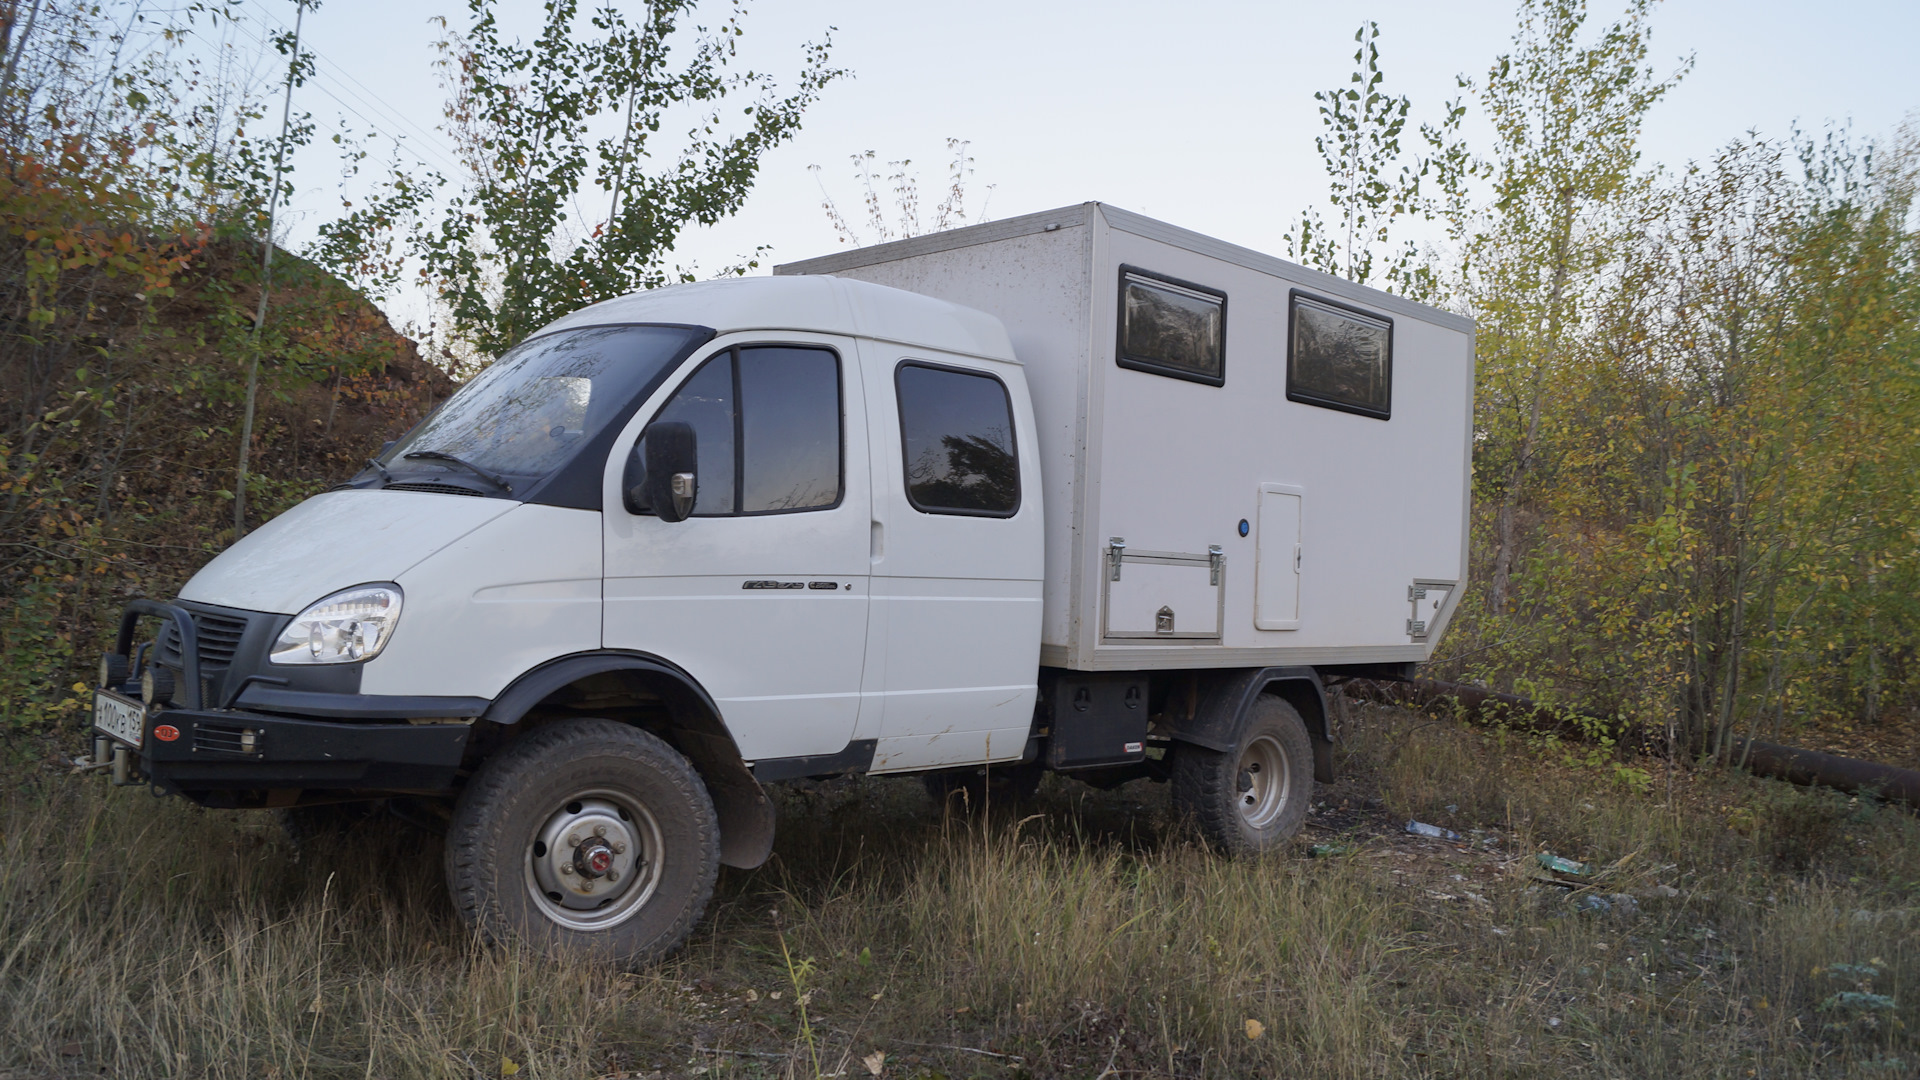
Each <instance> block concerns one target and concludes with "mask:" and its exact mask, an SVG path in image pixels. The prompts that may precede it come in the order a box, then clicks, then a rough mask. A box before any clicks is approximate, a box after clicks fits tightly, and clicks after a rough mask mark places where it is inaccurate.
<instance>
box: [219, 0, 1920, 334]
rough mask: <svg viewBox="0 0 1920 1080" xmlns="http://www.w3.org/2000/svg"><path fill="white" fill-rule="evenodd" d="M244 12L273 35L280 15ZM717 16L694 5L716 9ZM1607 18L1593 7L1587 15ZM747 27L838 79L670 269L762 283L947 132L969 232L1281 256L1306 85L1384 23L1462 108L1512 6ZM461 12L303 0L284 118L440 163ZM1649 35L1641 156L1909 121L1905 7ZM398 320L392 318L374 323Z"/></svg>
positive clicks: (314, 205)
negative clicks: (1672, 85) (763, 255)
mask: <svg viewBox="0 0 1920 1080" xmlns="http://www.w3.org/2000/svg"><path fill="white" fill-rule="evenodd" d="M505 8H506V10H505V11H504V12H503V19H502V21H503V23H504V25H506V26H507V27H508V29H509V31H512V30H513V29H516V28H520V29H522V31H523V33H524V34H525V35H526V36H531V33H532V32H533V30H534V27H535V22H534V20H535V18H536V17H537V13H538V8H537V6H536V5H534V4H533V3H531V2H530V0H513V2H512V3H509V4H507V5H505ZM256 10H257V11H258V12H260V13H261V14H263V15H265V16H268V17H269V18H270V19H272V20H277V21H278V22H280V23H283V24H289V25H290V24H291V22H292V19H293V0H265V2H263V3H259V4H258V5H256ZM723 10H724V9H723V8H722V7H721V6H719V5H711V6H710V14H711V15H712V16H715V17H717V16H718V15H719V14H721V13H722V11H723ZM1615 10H1616V9H1615V8H1614V7H1613V6H1611V5H1609V4H1608V3H1607V2H1606V0H1595V3H1594V5H1593V7H1592V8H1591V12H1592V18H1591V19H1590V23H1604V22H1605V21H1607V20H1609V19H1610V18H1611V17H1612V15H1613V14H1614V12H1615ZM748 11H749V14H748V16H747V18H746V21H745V27H746V35H745V37H744V38H743V39H742V58H743V60H744V61H745V62H746V63H748V64H749V65H751V66H753V67H755V68H757V69H762V70H767V71H770V72H773V73H774V74H776V75H777V76H781V77H784V78H786V79H787V80H788V82H789V84H790V80H791V76H792V74H793V73H795V72H797V70H798V69H799V65H800V49H801V46H802V45H803V43H805V42H807V41H812V40H819V39H821V38H822V37H823V35H825V34H826V33H827V32H828V28H829V27H832V28H834V29H833V30H832V39H833V44H834V48H833V62H834V63H835V65H836V66H839V67H844V68H847V69H849V70H850V71H851V73H852V76H851V77H850V78H848V79H845V80H843V81H839V82H836V83H834V84H832V85H830V86H829V87H828V88H827V90H826V92H825V94H824V96H823V97H822V99H821V100H820V101H819V102H818V103H817V104H816V105H815V106H814V107H813V108H812V110H811V111H810V112H809V113H808V114H807V116H806V118H805V120H804V122H803V124H802V130H801V132H800V133H799V135H798V136H797V137H796V138H795V139H794V140H793V141H791V142H790V143H788V144H786V145H783V146H781V147H779V148H777V149H775V150H773V151H772V152H770V153H768V154H767V155H766V156H765V157H764V158H763V159H762V161H761V171H760V176H759V180H758V182H757V184H756V186H755V189H754V192H753V194H752V195H751V196H750V198H749V199H748V201H747V203H746V205H745V207H744V208H743V209H742V211H741V212H740V213H739V214H737V215H736V216H735V217H733V218H732V219H730V220H728V221H725V222H722V223H721V224H719V225H717V226H714V227H712V228H707V229H700V230H696V231H694V232H691V233H688V234H686V235H684V236H683V237H682V240H681V243H680V245H679V246H678V248H677V249H676V251H675V259H676V261H678V262H680V263H681V264H683V265H692V266H694V267H696V268H698V269H701V270H705V271H709V272H711V271H713V270H717V269H718V268H720V267H722V266H726V265H729V264H731V263H734V262H736V261H738V260H739V259H740V258H741V257H743V256H744V255H746V254H747V253H750V252H751V251H753V249H755V248H756V247H758V246H760V245H768V246H770V247H771V249H772V251H771V257H770V258H768V259H767V260H765V261H764V262H763V265H762V267H761V272H763V273H764V272H766V271H767V270H768V269H770V267H771V266H772V265H773V264H775V263H779V262H789V261H795V260H799V259H804V258H809V257H812V256H815V255H821V254H826V253H829V252H832V251H834V250H836V249H837V248H839V247H841V246H843V245H842V244H841V243H840V242H839V238H838V237H837V236H836V234H835V231H834V230H833V228H832V227H831V226H830V225H829V223H828V221H827V219H826V216H825V214H824V213H823V212H822V210H821V205H820V204H821V202H822V199H823V185H824V189H825V194H826V195H828V196H830V197H832V198H833V199H834V200H835V201H836V202H837V203H838V204H839V205H840V206H841V208H842V210H843V211H847V212H849V214H850V216H853V215H854V214H855V212H857V210H858V204H859V202H860V198H861V196H862V194H863V192H862V189H861V187H860V185H859V184H858V182H857V180H856V178H855V176H854V173H853V167H852V165H851V164H850V162H849V160H848V159H849V157H850V156H851V155H854V154H858V153H862V152H865V151H868V150H872V151H874V152H876V154H877V156H878V158H879V160H880V161H881V162H886V161H890V160H895V159H901V158H908V159H911V160H912V162H913V166H912V168H913V171H915V172H917V173H918V175H919V178H920V187H921V190H922V193H923V198H922V202H923V204H925V205H928V206H930V205H931V204H932V203H933V202H935V201H937V200H938V198H939V197H940V195H941V193H942V192H943V191H944V188H945V186H946V171H947V166H948V162H949V158H950V155H949V154H948V152H947V148H946V142H945V140H946V139H948V138H950V137H951V138H960V139H966V140H968V141H969V142H970V144H971V145H970V149H969V153H970V154H971V156H972V157H973V159H974V165H973V168H974V172H973V176H972V178H971V180H970V183H969V186H968V195H969V198H968V204H969V205H968V209H969V210H970V211H972V213H973V216H974V217H976V218H977V217H978V216H979V212H980V205H981V203H982V201H983V200H984V201H985V204H986V205H985V215H986V216H987V217H991V218H1004V217H1012V216H1015V215H1018V214H1023V213H1029V212H1034V211H1040V210H1045V209H1049V208H1053V207H1057V206H1064V205H1068V204H1073V203H1079V202H1084V201H1087V200H1100V201H1103V202H1108V203H1112V204H1114V205H1117V206H1120V207H1123V208H1125V209H1128V210H1132V211H1136V212H1139V213H1143V214H1147V215H1149V216H1152V217H1157V218H1161V219H1163V220H1166V221H1169V222H1172V223H1174V224H1176V225H1180V226H1183V227H1186V228H1190V229H1194V230H1197V231H1199V232H1202V233H1206V234H1209V235H1212V236H1216V237H1219V238H1221V239H1224V240H1228V241H1231V242H1233V243H1237V244H1241V245H1244V246H1247V247H1251V248H1254V249H1256V250H1260V251H1265V252H1270V253H1274V254H1283V253H1284V252H1283V246H1284V239H1283V238H1284V235H1285V233H1286V230H1287V228H1288V227H1289V225H1291V224H1292V223H1293V222H1294V221H1296V220H1297V219H1298V217H1299V215H1300V212H1301V211H1302V209H1304V208H1305V207H1307V206H1309V205H1317V204H1319V203H1320V202H1321V201H1322V200H1323V198H1324V192H1325V181H1324V177H1323V175H1322V171H1321V165H1320V160H1319V157H1318V154H1317V153H1316V152H1315V150H1314V145H1313V140H1314V137H1315V136H1316V135H1317V134H1318V133H1319V130H1320V126H1319V119H1318V113H1317V108H1318V106H1317V104H1316V103H1315V101H1314V100H1313V94H1314V92H1315V91H1316V90H1320V89H1326V88H1331V87H1335V86H1340V85H1343V84H1344V83H1345V82H1346V79H1347V75H1348V73H1349V72H1350V71H1351V70H1352V68H1353V53H1354V49H1355V47H1356V46H1355V44H1354V41H1353V35H1354V32H1355V30H1356V29H1357V28H1358V27H1359V25H1360V24H1361V23H1362V22H1363V21H1366V20H1372V21H1375V22H1377V23H1378V24H1379V26H1380V31H1381V38H1380V49H1381V67H1382V68H1383V70H1384V71H1385V72H1386V74H1387V89H1388V90H1389V91H1390V92H1392V93H1394V94H1406V95H1408V96H1410V97H1411V98H1412V99H1413V103H1414V113H1415V117H1416V119H1433V118H1437V117H1438V115H1439V112H1440V109H1441V107H1442V105H1443V103H1444V101H1445V100H1446V99H1449V98H1452V97H1454V96H1456V95H1457V94H1458V93H1459V90H1458V89H1457V88H1456V85H1455V78H1456V76H1458V75H1461V74H1466V75H1469V76H1480V75H1483V74H1484V73H1485V71H1486V70H1487V67H1488V65H1489V64H1490V63H1491V62H1492V61H1493V59H1494V58H1495V57H1496V56H1497V55H1498V54H1500V53H1501V52H1503V51H1505V50H1506V49H1507V48H1508V46H1509V44H1510V39H1511V36H1512V31H1513V24H1514V11H1515V4H1514V3H1513V0H1453V2H1451V3H1447V4H1435V3H1431V2H1428V3H1403V2H1380V3H1372V4H1333V5H1330V4H1325V3H1316V4H1306V3H1294V2H1268V3H1256V2H1237V0H1186V2H1184V3H1167V2H1164V0H1163V2H1159V3H1141V2H1134V0H1098V2H1081V0H971V2H969V3H965V4H956V3H924V2H916V0H890V2H882V0H807V2H803V0H760V2H758V3H753V4H751V5H750V6H749V8H748ZM465 15H466V13H465V9H464V7H462V6H456V5H455V4H454V3H451V2H448V0H382V2H379V3H374V2H372V0H325V2H324V3H323V4H322V6H321V7H320V8H319V9H318V10H317V11H313V12H309V13H308V15H307V16H306V20H305V26H304V31H303V33H304V37H305V43H306V45H307V46H308V47H310V48H312V49H314V50H315V51H316V52H317V53H318V54H319V57H320V63H319V70H320V78H319V79H318V80H317V81H315V82H313V83H310V84H309V85H308V86H307V87H305V88H302V89H301V90H300V91H299V96H298V97H296V99H295V107H296V109H302V110H308V111H311V112H312V113H313V114H314V117H315V119H316V120H319V121H322V122H323V124H324V123H330V122H331V121H332V120H333V119H334V118H335V117H337V116H340V115H342V114H343V113H344V112H345V110H346V109H348V108H351V109H352V110H354V112H357V113H358V114H359V115H358V116H352V115H349V116H348V117H347V119H348V120H349V121H350V122H352V123H354V124H355V125H356V126H359V127H362V128H365V127H367V126H369V124H371V125H372V126H374V127H376V128H378V129H379V130H381V131H382V132H384V133H386V134H388V135H392V134H403V135H406V136H407V137H408V140H409V143H410V144H411V145H412V146H413V147H414V148H416V152H418V153H419V154H420V156H421V157H423V158H424V159H425V160H427V161H428V162H429V163H430V164H435V165H439V166H440V167H442V168H443V169H444V168H445V166H444V165H442V164H441V162H442V160H443V159H444V158H445V157H447V156H449V151H448V150H447V149H446V146H447V143H448V140H447V139H446V138H445V136H444V135H442V134H439V133H438V132H437V131H436V130H435V128H436V125H437V124H438V123H439V119H440V117H439V113H440V107H441V104H442V102H443V100H444V96H445V95H444V93H443V92H442V90H441V88H440V86H439V84H438V82H437V79H436V73H435V68H434V66H433V61H434V58H435V55H436V53H435V51H434V49H433V41H434V39H435V38H436V37H437V36H438V35H439V33H440V30H439V28H438V26H436V25H435V24H434V23H433V22H432V20H433V19H434V17H435V16H444V17H446V18H447V19H448V20H450V21H451V22H452V24H453V25H454V26H455V27H459V26H461V25H463V23H464V20H465ZM1652 25H1653V37H1652V55H1651V61H1652V62H1653V64H1654V65H1655V67H1656V69H1658V70H1660V71H1663V72H1665V71H1671V70H1674V69H1677V68H1678V67H1680V66H1681V65H1682V64H1683V63H1684V62H1685V60H1686V58H1688V57H1691V58H1692V59H1693V62H1694V66H1693V69H1692V71H1691V72H1690V73H1689V74H1688V75H1687V76H1686V78H1685V79H1684V80H1683V81H1682V82H1681V84H1680V85H1679V87H1678V88H1677V89H1676V90H1675V91H1674V92H1673V93H1672V94H1671V95H1670V96H1669V97H1668V98H1667V99H1666V100H1665V101H1664V102H1662V103H1661V104H1659V105H1658V106H1656V108H1655V110H1654V112H1653V114H1652V115H1651V117H1650V118H1649V120H1648V123H1647V126H1646V128H1645V131H1644V134H1643V140H1642V148H1643V155H1644V158H1645V160H1646V161H1648V162H1649V163H1653V162H1658V163H1661V164H1664V165H1666V166H1668V167H1680V166H1683V165H1684V164H1685V163H1686V162H1687V161H1689V160H1700V159H1705V158H1710V157H1711V156H1712V155H1713V154H1714V152H1715V151H1716V150H1717V149H1718V148H1720V147H1722V146H1724V145H1726V144H1727V143H1728V142H1729V141H1730V140H1733V139H1735V138H1739V137H1741V136H1743V135H1744V134H1746V133H1747V132H1749V131H1757V132H1758V133H1759V134H1761V135H1762V136H1768V137H1774V138H1782V137H1785V136H1787V135H1789V134H1790V133H1791V131H1792V130H1793V128H1794V126H1795V125H1796V124H1798V125H1799V126H1801V127H1802V128H1807V129H1812V130H1819V129H1820V128H1822V127H1823V126H1824V125H1826V124H1827V123H1829V122H1842V121H1844V122H1850V123H1851V124H1852V127H1853V129H1854V131H1855V132H1856V133H1858V134H1860V135H1865V136H1875V137H1885V136H1889V135H1891V133H1892V132H1893V131H1894V130H1895V129H1896V128H1897V127H1898V126H1899V125H1900V124H1901V123H1902V121H1903V119H1906V118H1909V117H1913V118H1915V122H1917V123H1920V64H1916V63H1915V62H1914V58H1913V57H1914V48H1915V43H1916V42H1920V3H1914V2H1912V0H1905V2H1897V0H1833V2H1830V3H1827V4H1823V5H1811V4H1806V3H1783V2H1776V0H1747V2H1729V0H1712V2H1709V0H1666V2H1665V3H1662V4H1659V5H1658V6H1657V7H1656V9H1655V12H1654V15H1653V20H1652ZM277 104H278V103H277V101H276V102H275V105H276V108H275V110H274V111H275V113H276V114H277V112H278V108H277ZM1469 134H1471V131H1470V132H1469ZM327 145H329V144H325V143H322V144H321V145H320V146H319V147H317V148H316V149H314V150H310V151H308V154H307V158H306V159H304V160H302V161H301V163H300V169H299V173H298V176H297V180H298V182H299V183H300V189H299V191H298V192H297V193H296V195H295V196H294V199H293V200H292V205H291V206H290V208H289V209H290V211H291V214H290V219H289V220H290V223H291V239H292V240H293V241H294V242H295V243H296V244H297V243H298V242H299V241H300V240H301V239H302V238H303V234H305V235H310V230H311V228H312V226H313V225H314V224H316V223H317V222H319V221H320V220H324V218H323V217H322V215H326V214H329V213H331V212H332V210H333V208H334V207H336V206H337V205H338V195H337V193H336V191H335V189H334V186H333V185H334V175H335V173H336V171H337V170H336V169H335V168H334V167H333V165H332V163H331V162H330V161H328V160H326V159H325V156H324V153H323V152H322V151H323V150H325V148H326V146H327ZM812 165H818V166H820V167H821V169H820V171H819V172H818V173H817V174H816V173H815V172H813V171H810V170H809V166H812ZM855 224H856V227H858V226H859V222H858V220H857V218H856V221H855ZM408 306H409V305H408V304H407V302H405V301H402V302H401V303H400V304H398V305H397V306H396V307H395V309H394V310H393V311H392V312H391V313H392V314H394V315H395V316H396V321H404V319H405V317H406V316H407V315H408V311H407V308H408Z"/></svg>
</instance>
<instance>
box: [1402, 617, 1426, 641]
mask: <svg viewBox="0 0 1920 1080" xmlns="http://www.w3.org/2000/svg"><path fill="white" fill-rule="evenodd" d="M1407 636H1408V637H1415V638H1418V637H1426V636H1427V623H1426V620H1425V619H1408V620H1407Z"/></svg>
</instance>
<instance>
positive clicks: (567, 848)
mask: <svg viewBox="0 0 1920 1080" xmlns="http://www.w3.org/2000/svg"><path fill="white" fill-rule="evenodd" d="M660 849H661V842H660V830H659V826H658V825H657V824H656V823H655V822H654V820H653V815H651V814H649V813H648V812H647V811H646V808H645V807H643V806H641V805H640V804H639V803H638V802H637V801H636V800H634V799H632V798H629V797H626V796H624V795H621V794H619V793H616V792H610V791H591V792H581V793H579V794H578V795H575V796H574V797H573V798H571V799H569V800H567V801H566V802H564V803H562V804H561V805H560V806H558V807H556V808H555V810H554V812H553V813H552V814H550V815H548V817H547V820H546V821H545V822H543V823H542V824H541V825H540V827H539V828H538V829H537V830H535V832H534V835H533V838H532V841H531V843H530V844H529V845H528V847H527V870H528V875H527V886H528V891H529V892H530V893H531V894H532V895H533V898H534V901H535V902H536V903H537V904H539V906H540V907H541V909H542V910H543V911H545V912H546V914H547V916H548V917H549V918H551V919H553V920H554V921H555V922H557V923H560V924H561V925H563V926H567V927H569V928H571V929H576V930H597V929H603V928H605V927H608V926H611V925H614V924H616V923H619V922H622V921H624V920H625V919H627V918H628V917H630V916H631V915H632V914H633V913H634V912H635V911H637V910H639V908H640V907H641V906H642V905H643V904H645V903H646V901H647V899H648V897H650V896H651V895H652V893H653V889H654V886H655V884H656V883H657V882H658V881H659V877H660Z"/></svg>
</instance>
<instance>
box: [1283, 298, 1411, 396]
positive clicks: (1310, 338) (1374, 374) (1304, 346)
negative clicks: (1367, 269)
mask: <svg viewBox="0 0 1920 1080" xmlns="http://www.w3.org/2000/svg"><path fill="white" fill-rule="evenodd" d="M1288 306H1289V310H1288V313H1287V400H1288V401H1298V402H1301V403H1303V404H1306V405H1318V406H1320V407H1322V408H1326V409H1337V410H1339V411H1341V412H1350V413H1356V414H1358V415H1360V416H1371V417H1374V418H1375V419H1378V420H1385V419H1388V418H1389V417H1390V416H1391V415H1392V412H1393V320H1392V319H1390V318H1387V317H1386V316H1384V315H1376V314H1373V313H1372V312H1368V311H1362V310H1360V309H1359V308H1355V307H1349V306H1347V305H1346V304H1341V303H1336V302H1335V301H1332V300H1324V299H1321V298H1320V297H1317V296H1309V295H1307V294H1305V293H1302V292H1297V291H1296V292H1294V293H1292V294H1291V296H1290V299H1289V305H1288Z"/></svg>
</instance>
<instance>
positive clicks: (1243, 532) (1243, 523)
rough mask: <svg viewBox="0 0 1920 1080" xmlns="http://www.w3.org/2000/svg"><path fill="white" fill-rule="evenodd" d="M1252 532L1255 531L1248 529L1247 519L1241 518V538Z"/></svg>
mask: <svg viewBox="0 0 1920 1080" xmlns="http://www.w3.org/2000/svg"><path fill="white" fill-rule="evenodd" d="M1252 531H1253V530H1252V529H1251V528H1249V527H1248V525H1247V519H1246V518H1241V519H1240V535H1241V536H1245V535H1247V534H1248V533H1250V532H1252Z"/></svg>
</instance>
